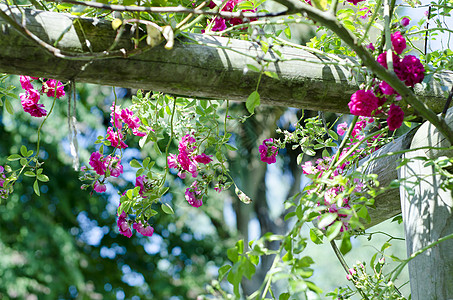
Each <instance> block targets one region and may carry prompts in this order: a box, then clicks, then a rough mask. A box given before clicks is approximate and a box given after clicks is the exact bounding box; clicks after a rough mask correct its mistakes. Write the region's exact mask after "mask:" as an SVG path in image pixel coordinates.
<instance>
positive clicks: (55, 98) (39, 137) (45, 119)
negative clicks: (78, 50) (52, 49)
mask: <svg viewBox="0 0 453 300" xmlns="http://www.w3.org/2000/svg"><path fill="white" fill-rule="evenodd" d="M57 83H58V82H56V83H55V96H54V98H53V102H52V106H51V107H50V110H49V113H48V114H47V116H46V117H45V118H44V120H43V121H42V123H41V125H39V128H38V141H37V142H36V155H35V157H36V158H38V156H39V144H40V142H41V129H42V126H43V125H44V123H46V121H47V118H49V116H50V114H51V113H52V112H53V108H54V107H55V102H56V101H57V96H56V93H57V86H58V84H57Z"/></svg>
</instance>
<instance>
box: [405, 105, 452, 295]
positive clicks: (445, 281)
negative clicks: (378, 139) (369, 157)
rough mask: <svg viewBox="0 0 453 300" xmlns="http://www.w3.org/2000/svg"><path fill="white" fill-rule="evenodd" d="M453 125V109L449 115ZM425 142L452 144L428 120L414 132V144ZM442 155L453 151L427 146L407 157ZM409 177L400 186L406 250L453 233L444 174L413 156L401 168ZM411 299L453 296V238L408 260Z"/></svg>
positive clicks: (413, 250)
mask: <svg viewBox="0 0 453 300" xmlns="http://www.w3.org/2000/svg"><path fill="white" fill-rule="evenodd" d="M446 120H447V123H448V124H449V126H450V127H453V110H452V109H450V110H449V114H447V116H446ZM425 146H433V147H449V146H451V145H450V144H449V143H448V142H447V141H446V140H445V139H444V138H443V137H442V135H441V134H439V133H438V132H437V130H436V129H435V128H433V126H432V125H431V124H429V123H425V124H424V125H423V126H421V127H420V129H419V130H418V131H417V133H416V134H415V136H414V139H413V141H412V143H411V148H412V149H415V148H419V147H425ZM439 156H447V157H453V151H452V150H449V151H433V150H428V149H426V150H425V149H423V150H417V151H414V152H409V153H407V154H405V155H404V158H407V159H410V158H414V157H430V158H437V157H439ZM399 177H400V178H404V179H406V183H405V184H404V188H401V189H400V193H401V205H402V213H403V220H404V229H405V234H406V245H407V254H408V256H410V255H411V254H412V253H414V252H416V251H417V250H420V249H422V248H423V247H426V246H428V245H429V244H430V243H432V242H435V241H436V240H438V239H439V238H441V237H444V236H446V235H449V234H453V197H452V191H451V190H444V189H441V185H442V181H443V180H444V179H443V178H442V177H441V176H439V175H436V171H435V170H434V169H433V167H432V166H425V165H424V162H423V161H421V160H413V161H411V162H410V163H408V164H407V165H406V166H403V167H402V168H401V169H400V170H399ZM409 276H410V279H411V281H410V285H411V294H412V299H414V300H434V299H453V240H451V239H450V240H447V241H444V242H442V243H440V244H439V245H438V246H436V247H433V248H431V249H429V250H428V251H426V252H424V253H423V254H421V255H419V256H417V257H416V258H414V259H413V260H411V261H410V262H409Z"/></svg>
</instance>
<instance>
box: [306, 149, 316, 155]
mask: <svg viewBox="0 0 453 300" xmlns="http://www.w3.org/2000/svg"><path fill="white" fill-rule="evenodd" d="M305 154H307V155H310V156H315V155H316V152H315V151H313V149H310V148H308V149H305Z"/></svg>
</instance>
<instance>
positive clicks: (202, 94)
mask: <svg viewBox="0 0 453 300" xmlns="http://www.w3.org/2000/svg"><path fill="white" fill-rule="evenodd" d="M0 10H1V11H3V12H4V13H6V15H7V16H9V17H14V18H15V19H16V20H17V21H19V22H21V20H22V13H23V16H24V20H25V24H26V28H27V29H28V30H29V31H30V32H32V33H33V34H35V35H36V36H37V37H39V38H40V39H41V40H43V41H44V42H46V43H48V44H50V45H55V46H56V47H57V48H58V49H60V50H61V51H62V52H63V53H65V52H72V53H76V54H79V57H66V59H65V58H61V57H56V56H55V55H53V54H51V53H50V52H49V51H47V50H45V49H44V48H43V47H41V46H40V45H39V44H38V43H37V42H35V41H32V40H31V39H30V38H28V37H26V35H24V34H21V33H20V32H19V31H17V30H16V29H15V28H13V26H12V25H11V24H10V23H8V22H7V19H6V18H5V17H3V18H2V17H0V49H2V50H1V51H0V72H4V73H10V74H26V75H31V76H36V77H45V78H55V79H58V80H70V79H74V80H76V81H78V82H87V83H95V84H101V85H111V86H121V87H126V88H141V89H146V90H153V91H162V92H165V93H171V94H175V95H183V96H187V97H197V98H209V99H229V100H237V101H245V100H246V99H247V96H248V95H249V94H250V93H251V92H252V91H254V90H255V88H256V85H257V82H258V78H259V72H254V71H252V70H251V68H247V65H252V66H254V67H257V68H261V65H260V64H259V63H257V61H259V60H260V59H261V61H262V59H265V60H271V61H272V62H270V64H269V66H268V69H267V70H269V71H273V72H276V73H277V74H278V76H279V79H274V78H271V77H268V76H262V79H261V83H260V86H259V89H258V91H259V93H260V95H261V102H262V103H263V104H269V105H279V106H287V107H298V108H305V109H310V110H322V111H331V112H338V113H348V106H347V103H348V102H349V98H350V96H351V94H352V93H353V92H355V91H356V90H357V89H358V86H357V82H355V81H352V80H351V79H350V78H351V76H350V71H349V69H347V68H344V67H341V66H334V65H332V60H330V59H328V58H326V57H323V56H321V55H314V54H312V53H309V52H306V51H303V50H300V49H295V48H291V47H280V46H275V47H272V48H271V49H269V51H268V52H266V53H263V51H262V50H261V47H260V45H259V44H258V43H253V42H248V41H242V40H235V39H229V38H224V37H215V36H205V35H199V34H190V35H189V37H181V38H178V40H177V41H176V42H175V45H174V47H173V49H172V50H166V49H164V47H163V46H162V45H160V46H157V47H155V48H153V49H151V50H149V51H146V52H145V53H141V54H138V55H134V56H129V57H124V58H123V57H111V58H108V59H87V57H81V56H80V54H85V55H86V54H90V53H91V52H95V53H98V54H99V53H102V52H103V51H106V50H107V49H109V48H110V46H111V45H112V44H113V42H114V40H115V37H116V31H115V30H113V29H112V27H111V24H110V23H109V22H107V21H102V20H98V19H90V18H78V17H76V16H73V15H70V14H63V13H55V12H44V11H38V10H31V9H22V11H19V10H18V9H12V10H11V11H10V10H8V9H7V7H6V6H5V5H0ZM132 36H133V33H131V31H130V28H129V29H127V30H126V31H125V32H124V34H123V35H122V37H121V38H120V39H119V42H118V45H117V46H116V47H115V48H114V49H116V50H119V49H123V51H125V53H130V51H134V45H133V43H132V41H131V37H132ZM142 46H143V45H141V47H142ZM279 53H281V54H282V55H281V57H280V56H279V55H278V54H279ZM348 60H350V59H346V61H348ZM452 85H453V72H444V73H442V74H436V75H435V76H433V78H432V79H431V80H430V81H429V83H428V84H425V85H424V86H419V87H417V88H416V91H417V93H418V94H419V95H421V96H422V97H423V98H424V100H425V103H427V104H428V106H429V107H431V108H432V109H433V110H434V111H435V112H440V111H441V110H442V108H443V105H444V103H445V97H446V95H445V93H446V91H449V90H450V88H451V86H452Z"/></svg>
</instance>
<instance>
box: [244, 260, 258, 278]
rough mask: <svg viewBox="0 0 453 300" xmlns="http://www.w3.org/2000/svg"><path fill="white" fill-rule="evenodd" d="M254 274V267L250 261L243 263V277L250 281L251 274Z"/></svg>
mask: <svg viewBox="0 0 453 300" xmlns="http://www.w3.org/2000/svg"><path fill="white" fill-rule="evenodd" d="M255 272H256V267H255V265H254V264H252V262H251V261H250V260H248V259H247V260H246V261H245V262H244V276H245V277H247V278H248V279H252V276H253V274H255Z"/></svg>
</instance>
